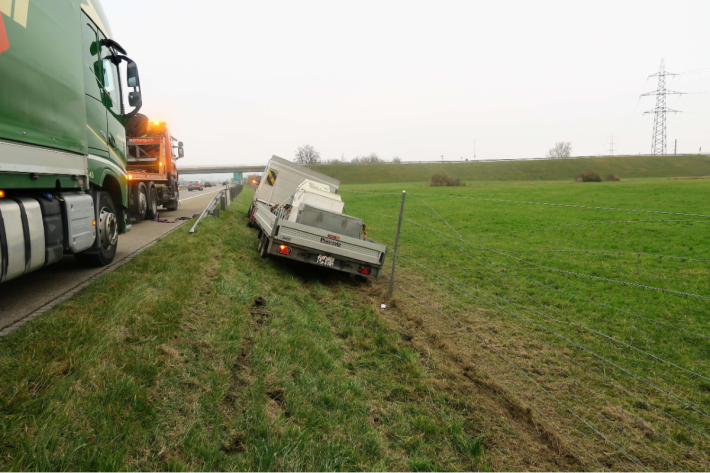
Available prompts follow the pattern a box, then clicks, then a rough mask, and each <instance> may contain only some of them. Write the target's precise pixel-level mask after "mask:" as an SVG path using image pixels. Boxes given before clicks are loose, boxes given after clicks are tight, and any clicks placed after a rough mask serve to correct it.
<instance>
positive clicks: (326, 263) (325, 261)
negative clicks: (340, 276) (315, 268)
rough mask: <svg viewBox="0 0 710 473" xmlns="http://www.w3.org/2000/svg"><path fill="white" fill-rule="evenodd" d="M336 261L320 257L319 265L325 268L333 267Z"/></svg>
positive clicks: (330, 257)
mask: <svg viewBox="0 0 710 473" xmlns="http://www.w3.org/2000/svg"><path fill="white" fill-rule="evenodd" d="M334 261H335V258H333V257H332V256H325V255H318V264H322V265H323V266H333V262H334Z"/></svg>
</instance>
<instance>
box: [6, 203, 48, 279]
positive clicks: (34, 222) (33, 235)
mask: <svg viewBox="0 0 710 473" xmlns="http://www.w3.org/2000/svg"><path fill="white" fill-rule="evenodd" d="M44 262H45V238H44V223H43V221H42V210H41V208H40V205H39V203H38V202H37V200H36V199H33V198H30V197H18V198H16V199H9V198H6V199H2V200H0V282H3V281H8V280H10V279H14V278H16V277H18V276H22V275H23V274H25V273H29V272H31V271H34V270H36V269H39V268H41V267H42V266H44Z"/></svg>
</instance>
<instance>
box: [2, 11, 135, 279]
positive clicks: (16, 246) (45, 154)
mask: <svg viewBox="0 0 710 473" xmlns="http://www.w3.org/2000/svg"><path fill="white" fill-rule="evenodd" d="M122 72H123V74H121V73H122ZM122 76H124V77H125V78H124V79H123V80H122ZM124 97H126V98H127V100H125V101H126V102H128V103H125V104H124ZM141 104H142V99H141V93H140V80H139V77H138V69H137V67H136V64H135V63H134V62H133V61H132V60H131V59H129V58H128V57H127V56H126V52H125V50H124V49H123V48H122V47H121V46H120V45H119V43H118V42H117V41H116V39H115V38H114V37H113V34H112V33H111V29H110V26H109V23H108V19H107V18H106V15H105V13H104V11H103V8H102V7H101V4H100V2H99V0H0V282H2V281H6V280H9V279H12V278H14V277H17V276H20V275H22V274H25V273H27V272H30V271H33V270H35V269H38V268H41V267H43V266H46V265H48V264H51V263H53V262H55V261H58V260H59V259H61V257H62V256H63V255H64V254H67V253H73V254H75V255H76V257H77V259H79V260H80V261H82V262H85V263H88V264H93V265H107V264H109V263H111V262H112V261H113V258H114V256H115V254H116V247H117V244H118V234H119V233H125V232H127V231H130V220H129V219H128V192H127V179H128V176H127V175H128V172H127V171H126V151H127V143H126V131H125V126H126V124H127V123H128V122H129V121H130V119H131V118H132V117H133V116H135V114H136V113H137V112H138V110H139V109H140V107H141ZM127 109H130V110H127Z"/></svg>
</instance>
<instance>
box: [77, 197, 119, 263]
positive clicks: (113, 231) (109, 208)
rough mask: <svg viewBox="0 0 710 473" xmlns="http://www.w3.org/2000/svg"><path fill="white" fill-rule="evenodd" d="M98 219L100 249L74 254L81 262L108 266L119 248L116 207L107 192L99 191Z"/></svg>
mask: <svg viewBox="0 0 710 473" xmlns="http://www.w3.org/2000/svg"><path fill="white" fill-rule="evenodd" d="M97 201H98V205H97V207H98V209H99V212H98V215H99V217H98V221H97V222H96V230H97V233H98V234H97V238H98V239H99V242H100V245H99V249H98V250H96V249H91V250H87V251H83V252H81V253H77V254H76V255H74V256H75V257H76V259H77V261H79V263H81V264H83V265H86V266H106V265H109V264H111V263H112V262H113V258H114V257H115V256H116V248H118V217H117V215H116V207H115V206H114V204H113V200H112V199H111V196H110V195H109V194H108V193H107V192H99V193H98V196H97Z"/></svg>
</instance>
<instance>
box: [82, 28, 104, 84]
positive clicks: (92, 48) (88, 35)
mask: <svg viewBox="0 0 710 473" xmlns="http://www.w3.org/2000/svg"><path fill="white" fill-rule="evenodd" d="M82 37H83V41H84V48H83V49H84V65H85V66H86V68H87V69H88V71H89V74H88V75H85V77H86V82H87V83H86V84H85V85H86V92H87V93H88V94H89V95H93V96H95V97H96V98H98V97H99V89H98V88H99V84H98V83H97V82H96V81H100V78H101V76H102V74H103V73H102V71H101V61H100V60H99V43H98V40H97V36H96V30H95V29H94V27H93V26H91V25H90V24H89V23H88V22H87V21H86V20H84V23H83V26H82ZM91 79H93V80H91Z"/></svg>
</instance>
